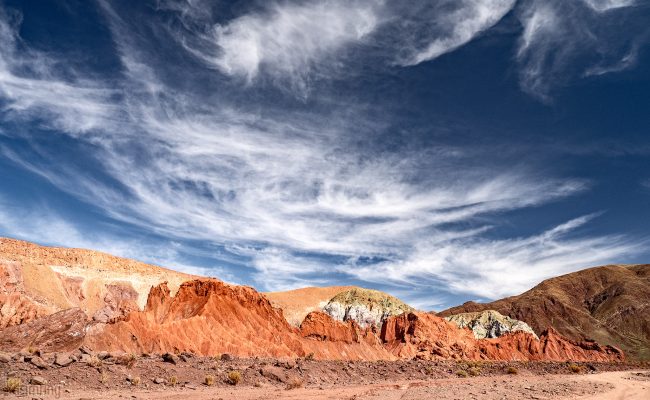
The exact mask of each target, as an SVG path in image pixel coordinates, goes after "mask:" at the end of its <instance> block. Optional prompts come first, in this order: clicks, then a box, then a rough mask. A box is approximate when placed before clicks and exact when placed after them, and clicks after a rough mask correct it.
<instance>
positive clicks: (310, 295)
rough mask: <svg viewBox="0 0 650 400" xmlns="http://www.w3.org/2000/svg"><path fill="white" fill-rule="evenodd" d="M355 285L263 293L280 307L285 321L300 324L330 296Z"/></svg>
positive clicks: (321, 306)
mask: <svg viewBox="0 0 650 400" xmlns="http://www.w3.org/2000/svg"><path fill="white" fill-rule="evenodd" d="M355 287H356V286H327V287H306V288H301V289H295V290H287V291H285V292H267V293H264V295H265V296H266V297H267V298H268V299H269V300H271V303H272V304H273V306H275V307H278V308H281V309H282V312H283V313H284V316H285V318H286V319H287V321H288V322H289V323H290V324H291V325H293V326H300V323H301V322H302V320H304V319H305V317H306V316H307V314H309V313H310V312H312V311H320V310H322V308H323V307H324V306H325V305H327V303H328V302H329V301H330V299H332V297H334V296H336V295H337V294H339V293H341V292H344V291H346V290H350V289H354V288H355Z"/></svg>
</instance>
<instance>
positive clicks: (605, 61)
mask: <svg viewBox="0 0 650 400" xmlns="http://www.w3.org/2000/svg"><path fill="white" fill-rule="evenodd" d="M635 4H636V3H635V2H634V1H625V0H620V1H598V0H585V1H583V2H577V1H576V2H568V1H539V0H528V1H523V2H522V3H521V5H520V6H519V7H518V16H519V20H520V21H521V24H522V25H523V33H522V36H521V38H520V40H519V49H518V51H517V61H518V62H519V65H520V82H521V86H522V88H523V89H524V90H525V91H527V92H528V93H530V94H531V95H533V96H536V97H537V98H539V99H541V100H543V101H550V100H551V98H552V91H553V90H554V89H555V88H556V87H558V86H563V85H565V84H566V83H567V82H570V81H571V80H573V79H578V78H580V77H583V76H592V75H602V74H605V73H611V72H620V71H623V70H625V69H628V68H630V67H632V66H634V64H635V62H636V59H637V53H638V51H639V49H640V47H641V46H642V44H644V43H647V41H648V39H649V38H650V28H648V27H647V24H639V23H638V22H637V21H636V20H634V21H635V22H634V23H632V19H630V18H629V16H630V15H633V13H634V10H633V9H630V8H631V6H634V5H635ZM626 20H628V21H630V23H629V24H627V25H625V29H624V30H623V31H621V27H622V26H623V24H625V21H626Z"/></svg>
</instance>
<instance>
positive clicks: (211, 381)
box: [204, 375, 214, 386]
mask: <svg viewBox="0 0 650 400" xmlns="http://www.w3.org/2000/svg"><path fill="white" fill-rule="evenodd" d="M204 383H205V384H206V385H207V386H212V385H214V376H212V375H206V376H205V379H204Z"/></svg>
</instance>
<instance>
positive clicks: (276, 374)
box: [260, 365, 288, 383]
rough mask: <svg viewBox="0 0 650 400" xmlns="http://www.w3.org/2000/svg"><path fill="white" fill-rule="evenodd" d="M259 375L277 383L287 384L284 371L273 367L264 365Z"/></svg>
mask: <svg viewBox="0 0 650 400" xmlns="http://www.w3.org/2000/svg"><path fill="white" fill-rule="evenodd" d="M260 374H261V375H262V376H263V377H265V378H267V379H270V380H273V381H277V382H282V383H284V382H287V379H288V376H287V373H286V372H285V370H284V369H282V368H280V367H274V366H271V365H265V366H263V367H262V368H261V369H260Z"/></svg>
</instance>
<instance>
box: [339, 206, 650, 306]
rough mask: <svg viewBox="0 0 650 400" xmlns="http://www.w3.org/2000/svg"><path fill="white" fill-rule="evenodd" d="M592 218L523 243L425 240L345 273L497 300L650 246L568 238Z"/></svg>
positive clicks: (604, 238)
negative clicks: (400, 253)
mask: <svg viewBox="0 0 650 400" xmlns="http://www.w3.org/2000/svg"><path fill="white" fill-rule="evenodd" d="M593 217H595V215H589V216H584V217H580V218H576V219H574V220H571V221H568V222H566V223H564V224H561V225H559V226H556V227H554V228H551V229H549V230H547V231H545V232H542V233H540V234H538V235H536V236H529V237H524V238H513V239H495V240H488V239H481V238H478V237H469V238H460V239H452V240H445V241H438V240H422V241H421V242H419V243H418V244H417V246H416V251H414V252H413V253H411V254H408V255H406V256H405V257H404V258H403V259H399V260H391V261H387V262H385V263H383V264H381V265H379V266H369V267H361V268H350V269H345V271H346V272H348V273H351V274H354V275H355V276H356V277H357V278H359V279H363V280H367V281H374V282H378V283H382V284H390V283H391V282H394V283H399V284H402V285H411V286H414V287H426V286H434V287H444V288H445V289H448V290H450V291H452V292H455V293H459V294H465V295H467V294H471V295H475V296H480V297H482V298H487V299H498V298H502V297H506V296H511V295H514V294H518V293H521V292H523V291H525V290H527V289H529V288H531V287H532V286H533V285H535V284H537V283H539V282H540V281H542V280H544V279H547V278H550V277H553V276H557V275H560V274H564V273H567V272H571V271H575V270H579V269H583V268H585V266H593V265H600V264H604V263H609V262H611V260H615V259H617V258H619V257H625V256H629V255H630V254H636V253H638V252H640V251H641V250H642V248H643V247H645V246H646V245H647V243H644V242H641V241H638V242H631V241H629V240H628V239H626V238H624V237H622V236H616V235H612V236H600V237H573V238H572V237H568V236H567V235H569V234H570V233H571V232H573V231H574V230H575V229H577V228H579V227H582V226H583V225H584V224H586V223H587V222H589V221H590V220H591V219H592V218H593Z"/></svg>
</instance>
